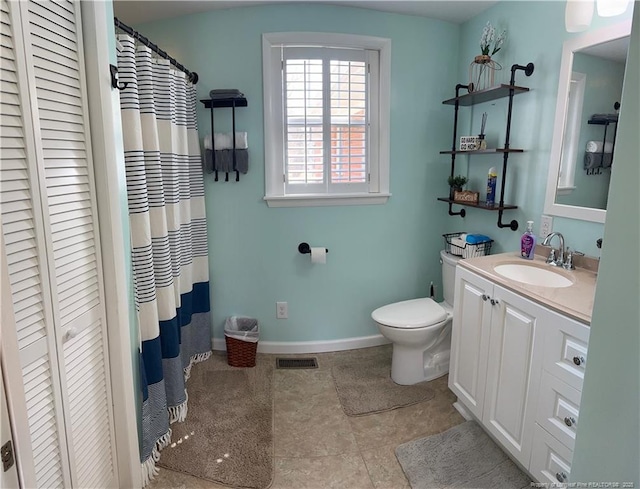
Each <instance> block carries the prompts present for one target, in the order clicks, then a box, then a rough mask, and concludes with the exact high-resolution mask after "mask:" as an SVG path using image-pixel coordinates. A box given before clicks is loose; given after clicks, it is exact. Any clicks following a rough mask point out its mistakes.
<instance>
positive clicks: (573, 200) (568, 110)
mask: <svg viewBox="0 0 640 489" xmlns="http://www.w3.org/2000/svg"><path fill="white" fill-rule="evenodd" d="M630 33H631V21H627V22H622V23H620V24H616V25H611V26H608V27H605V28H602V29H599V30H596V31H592V32H588V33H585V34H583V35H581V36H578V37H575V38H573V39H570V40H568V41H565V42H564V44H563V48H562V62H561V65H560V79H559V83H558V99H557V102H556V116H555V121H554V131H553V141H552V144H551V160H550V162H549V176H548V180H547V190H546V194H545V204H544V212H545V214H549V215H553V216H562V217H569V218H573V219H581V220H585V221H593V222H602V223H603V222H604V221H605V218H606V212H607V210H606V209H607V196H608V193H609V180H610V178H611V171H612V170H613V166H612V162H613V156H614V155H615V135H616V132H617V121H618V117H617V114H618V110H619V107H620V101H621V100H620V97H621V95H622V82H623V79H624V70H625V65H626V59H627V52H628V48H629V35H630Z"/></svg>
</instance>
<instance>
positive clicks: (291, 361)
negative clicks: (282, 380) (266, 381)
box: [276, 358, 318, 368]
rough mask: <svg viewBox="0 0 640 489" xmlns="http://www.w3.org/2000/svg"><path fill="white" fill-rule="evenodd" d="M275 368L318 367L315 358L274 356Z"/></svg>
mask: <svg viewBox="0 0 640 489" xmlns="http://www.w3.org/2000/svg"><path fill="white" fill-rule="evenodd" d="M276 367H277V368H318V361H317V360H316V359H315V358H276Z"/></svg>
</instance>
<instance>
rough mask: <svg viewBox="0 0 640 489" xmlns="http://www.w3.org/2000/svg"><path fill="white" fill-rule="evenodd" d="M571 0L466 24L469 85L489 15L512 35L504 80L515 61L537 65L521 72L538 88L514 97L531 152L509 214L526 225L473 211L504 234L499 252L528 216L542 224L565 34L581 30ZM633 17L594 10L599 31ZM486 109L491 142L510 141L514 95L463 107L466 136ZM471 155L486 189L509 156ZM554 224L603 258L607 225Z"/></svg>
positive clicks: (501, 8)
mask: <svg viewBox="0 0 640 489" xmlns="http://www.w3.org/2000/svg"><path fill="white" fill-rule="evenodd" d="M565 5H566V3H565V2H548V1H539V2H530V1H517V2H515V1H510V2H500V3H498V4H497V5H495V6H494V7H492V8H490V9H488V10H486V11H484V12H482V13H481V14H480V15H478V16H476V17H475V18H473V19H471V20H470V21H468V22H466V23H465V24H463V25H462V30H461V37H460V58H459V66H458V68H459V70H458V76H459V81H460V82H461V83H466V82H467V80H468V69H469V63H470V62H471V60H473V57H474V56H476V55H477V54H478V53H479V52H480V48H479V41H480V35H481V34H482V29H483V27H484V25H485V24H486V23H487V21H490V22H491V23H492V25H494V26H495V27H496V28H497V30H498V31H501V30H502V29H507V40H506V42H505V44H504V46H503V48H502V50H501V51H499V52H498V53H497V54H496V56H495V60H496V61H498V62H499V63H500V64H501V65H502V66H503V70H502V71H499V72H497V73H496V80H495V81H496V83H498V82H502V83H508V82H509V77H510V75H511V73H510V68H511V65H513V64H514V63H517V64H520V65H526V64H527V63H529V62H533V63H534V65H535V72H534V73H533V75H532V76H531V77H528V78H527V77H526V76H524V73H523V72H522V71H519V72H518V73H517V75H516V85H523V86H527V87H529V88H530V89H531V91H530V92H529V93H526V94H522V95H517V96H516V97H515V98H514V102H513V122H512V125H511V138H510V139H511V146H512V147H515V148H524V149H525V150H526V152H525V153H522V154H519V155H518V154H516V155H511V156H510V157H509V162H508V171H507V187H506V192H505V202H508V203H511V204H515V205H517V206H518V207H519V208H518V209H517V210H516V211H509V212H505V218H504V220H505V221H507V220H509V221H510V220H511V219H517V220H518V221H519V222H520V229H519V230H518V231H517V232H512V231H509V230H508V229H507V230H498V229H497V227H496V225H495V221H496V219H497V216H496V215H495V213H492V212H486V211H482V210H477V209H467V217H466V218H465V220H466V221H467V222H473V224H474V226H479V227H481V228H484V229H485V230H486V231H487V232H490V233H491V236H492V237H494V239H496V240H497V243H496V246H495V251H496V252H499V251H510V250H514V249H517V247H518V245H519V239H520V235H521V233H522V231H524V224H525V222H526V221H527V220H533V221H534V222H535V224H534V231H535V232H536V233H537V232H538V229H539V223H540V216H541V215H542V213H543V207H544V194H545V189H546V185H547V173H548V167H549V158H550V151H551V142H552V137H553V124H554V116H555V108H556V96H557V92H558V74H559V72H560V61H561V58H562V44H563V42H564V41H565V40H567V39H570V38H573V37H575V36H576V35H579V34H569V33H567V32H566V31H565V26H564V11H565ZM628 10H631V9H628ZM629 17H630V13H629V12H627V13H626V14H625V15H622V16H618V17H613V18H608V19H604V18H601V17H598V16H597V15H596V14H594V19H593V22H592V27H591V29H596V28H599V27H603V26H605V25H609V24H615V23H619V22H622V21H623V20H624V19H626V18H629ZM483 112H487V113H488V114H489V115H488V121H487V130H486V131H485V132H486V133H487V141H488V143H489V145H490V146H493V144H491V143H494V144H495V143H496V142H497V143H498V144H502V143H504V137H505V127H504V121H505V120H506V116H507V101H506V100H498V101H495V102H488V103H484V104H481V105H477V106H474V107H472V108H469V109H465V110H464V111H461V113H462V115H463V119H462V121H463V123H462V125H461V131H462V132H461V134H462V135H464V134H472V135H473V134H477V133H478V131H479V127H480V118H481V116H482V113H483ZM467 158H469V163H468V165H469V179H470V183H469V184H468V185H467V187H468V188H470V189H472V190H474V189H475V190H479V191H480V192H481V193H482V192H484V190H483V189H484V188H485V185H486V183H485V181H486V178H487V171H488V170H489V168H490V167H492V166H495V167H496V168H498V169H500V171H499V175H498V178H500V177H501V175H502V172H501V167H502V158H501V157H499V156H492V155H475V156H470V157H467ZM450 219H451V220H454V219H456V218H454V217H451V218H450ZM458 219H459V218H458ZM553 227H554V230H555V231H560V232H561V233H563V235H564V236H565V238H566V239H565V242H566V243H567V245H568V246H570V247H571V248H573V249H578V250H580V251H582V252H585V253H587V254H589V255H593V256H599V253H600V252H599V250H598V249H597V248H596V245H595V242H596V239H598V238H601V237H602V234H603V232H604V226H603V225H602V224H596V223H589V222H585V221H576V220H571V219H565V218H558V217H555V218H554V223H553Z"/></svg>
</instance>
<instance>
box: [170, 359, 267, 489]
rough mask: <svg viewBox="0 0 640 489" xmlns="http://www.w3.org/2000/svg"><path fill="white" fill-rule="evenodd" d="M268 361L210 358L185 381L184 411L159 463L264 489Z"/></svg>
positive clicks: (228, 483)
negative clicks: (241, 364)
mask: <svg viewBox="0 0 640 489" xmlns="http://www.w3.org/2000/svg"><path fill="white" fill-rule="evenodd" d="M273 370H274V368H273V362H272V361H269V360H268V359H266V358H261V357H260V355H258V358H257V360H256V366H255V367H253V368H234V367H229V366H228V365H227V364H226V358H225V357H224V356H220V355H214V356H212V358H211V360H209V361H208V362H203V363H200V364H197V365H194V366H193V368H192V370H191V378H190V379H189V381H188V382H187V391H188V394H189V412H188V415H187V420H186V421H185V422H184V423H174V424H172V425H171V429H172V435H171V445H170V446H168V447H166V448H165V449H164V450H162V452H161V456H160V462H159V463H158V465H159V466H161V467H165V468H167V469H171V470H175V471H177V472H184V473H187V474H190V475H193V476H195V477H199V478H201V479H206V480H210V481H213V482H217V483H219V484H222V485H224V486H230V487H243V488H252V489H265V488H267V487H268V486H269V485H270V484H271V480H272V478H273Z"/></svg>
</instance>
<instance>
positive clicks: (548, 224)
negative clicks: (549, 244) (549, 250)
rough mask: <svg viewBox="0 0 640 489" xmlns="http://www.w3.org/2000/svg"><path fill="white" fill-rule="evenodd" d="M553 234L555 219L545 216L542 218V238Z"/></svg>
mask: <svg viewBox="0 0 640 489" xmlns="http://www.w3.org/2000/svg"><path fill="white" fill-rule="evenodd" d="M552 232H553V217H551V216H545V215H543V216H542V217H541V218H540V237H541V238H542V239H544V238H546V237H547V236H549V235H550V234H551V233H552Z"/></svg>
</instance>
